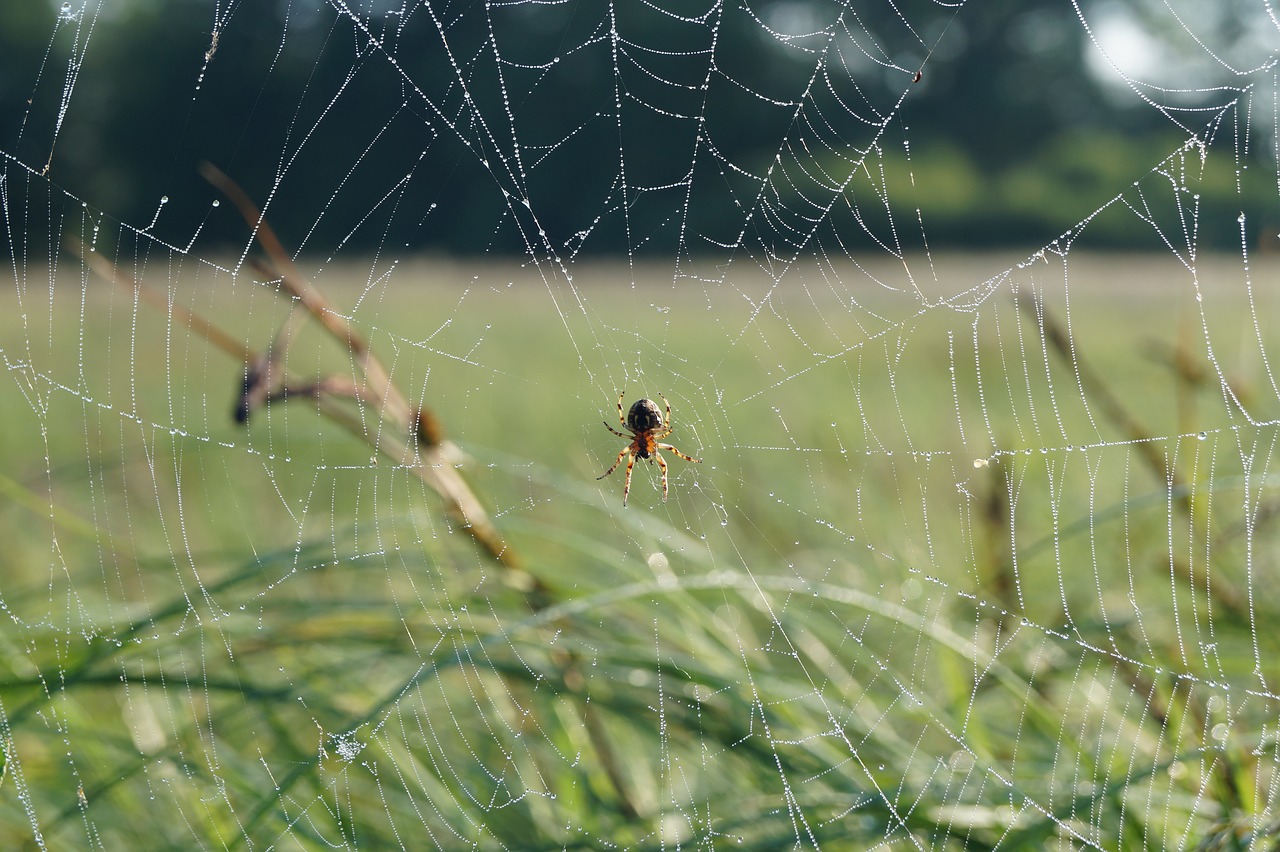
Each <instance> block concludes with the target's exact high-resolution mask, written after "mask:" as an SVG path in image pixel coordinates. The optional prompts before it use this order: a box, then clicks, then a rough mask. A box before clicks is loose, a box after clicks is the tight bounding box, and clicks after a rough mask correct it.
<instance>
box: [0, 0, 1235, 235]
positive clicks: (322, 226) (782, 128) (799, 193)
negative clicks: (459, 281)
mask: <svg viewBox="0 0 1280 852" xmlns="http://www.w3.org/2000/svg"><path fill="white" fill-rule="evenodd" d="M375 5H376V4H375ZM384 5H385V8H383V9H382V11H380V12H369V11H368V9H369V4H365V5H363V6H362V7H361V9H363V10H365V11H364V12H362V14H367V15H368V17H367V18H364V19H362V22H361V23H360V25H359V26H355V25H353V23H352V21H351V19H350V18H348V17H346V16H344V15H343V14H340V13H339V11H338V10H336V9H334V8H333V7H331V6H330V5H327V4H323V3H319V2H317V3H316V4H315V5H314V6H311V7H306V8H303V7H301V5H300V4H297V3H289V2H284V0H275V2H264V3H248V4H233V5H232V6H224V5H221V4H216V5H215V4H209V3H206V2H199V0H170V2H161V1H160V0H131V2H117V3H112V4H109V5H92V4H90V5H87V6H83V7H75V8H73V9H70V10H69V13H67V14H64V15H62V16H61V19H60V17H59V12H58V6H56V5H55V4H52V3H41V2H30V3H9V4H4V5H3V6H0V146H2V148H3V151H4V152H5V153H6V154H8V155H9V156H10V157H12V158H13V160H15V161H17V162H19V163H23V164H26V165H27V166H30V167H31V168H32V169H34V170H36V171H39V170H40V169H42V168H43V167H44V164H45V163H46V162H49V163H50V166H51V167H50V171H49V178H50V180H52V181H54V183H55V184H56V185H57V186H60V187H62V188H64V189H66V190H67V191H68V192H70V193H71V194H72V195H74V196H76V197H79V198H85V199H88V200H91V201H92V203H93V205H94V206H95V207H97V208H99V209H101V210H103V211H104V212H105V213H106V214H107V215H109V216H111V217H113V218H116V219H119V220H120V221H123V222H127V223H130V224H131V225H133V226H136V227H141V228H147V227H150V231H151V233H154V234H155V235H157V236H160V237H161V238H163V239H166V240H168V241H170V242H172V243H174V244H177V245H186V244H187V243H188V242H189V241H190V240H191V239H192V236H193V235H194V234H196V233H197V231H199V232H200V234H201V239H204V240H230V241H233V242H235V243H241V242H243V240H244V232H243V226H242V225H241V224H240V223H239V222H237V221H236V220H235V217H234V215H233V214H232V213H231V212H230V211H229V209H228V208H227V207H225V206H224V207H223V208H221V209H213V208H211V206H210V204H211V201H212V199H213V198H214V193H213V191H212V190H211V189H210V188H209V187H207V186H205V185H204V184H203V183H202V182H201V181H200V180H199V179H198V177H197V176H196V174H197V173H196V165H197V164H198V162H199V161H201V160H205V159H207V160H211V161H213V162H215V163H216V164H217V165H219V166H220V167H221V168H223V169H225V170H226V171H227V172H228V173H229V174H231V175H233V176H234V177H236V179H237V180H239V181H240V182H241V183H242V184H243V185H244V186H245V187H246V189H248V190H249V191H250V192H251V193H252V194H253V195H254V196H255V197H256V198H259V199H262V201H263V203H264V204H267V205H268V210H269V215H270V216H271V218H272V221H273V223H274V224H275V226H276V227H277V229H278V230H280V231H281V233H282V234H283V235H284V236H285V238H286V239H287V240H289V242H290V244H291V245H294V246H299V247H302V248H324V249H325V250H327V251H328V250H339V249H342V248H347V247H349V248H351V249H353V250H369V249H371V248H375V247H377V246H381V245H388V244H390V245H407V246H411V247H430V246H434V247H444V248H448V249H450V250H455V251H466V252H475V251H500V252H516V253H521V254H525V253H529V252H533V253H535V254H541V253H543V252H545V251H551V252H553V253H557V254H572V253H574V252H577V251H579V250H587V251H593V252H609V251H623V250H630V251H642V252H643V251H653V252H659V253H663V254H666V255H670V254H671V252H672V251H673V250H675V248H676V247H677V246H683V250H685V251H693V252H696V251H700V250H703V249H705V248H706V247H707V246H709V245H710V244H712V243H715V242H719V243H731V242H733V241H734V240H736V239H739V237H740V234H739V232H740V231H741V230H742V228H743V224H744V222H746V221H749V220H747V219H746V218H745V217H744V213H743V211H744V209H748V208H752V207H756V208H759V211H760V212H759V215H760V216H769V215H776V216H781V217H784V218H783V219H779V220H778V221H777V222H774V223H771V224H770V225H769V226H768V227H762V228H761V232H762V233H764V232H769V233H770V234H771V235H772V236H771V237H770V238H771V239H774V240H777V239H783V238H784V237H785V235H786V234H787V233H789V232H790V231H791V230H792V229H793V228H798V229H800V230H801V231H803V228H804V227H806V226H805V225H803V223H801V222H798V221H797V222H790V221H784V219H785V217H786V215H787V214H788V211H791V212H792V214H793V215H794V211H798V210H803V209H806V206H807V205H812V204H818V205H819V207H821V205H822V203H824V202H823V199H822V198H821V197H820V195H821V192H822V191H825V190H823V187H824V186H827V185H828V184H829V183H830V182H831V181H832V180H835V181H837V182H847V183H848V184H849V188H850V191H851V192H861V193H863V195H864V196H865V195H866V194H867V193H868V192H869V189H868V187H867V186H865V185H861V188H859V186H860V185H859V184H858V183H857V181H852V180H851V178H852V177H853V172H852V170H853V169H854V164H855V163H856V162H857V161H858V160H859V159H860V157H861V155H862V153H863V152H867V151H872V149H873V148H874V149H875V150H874V151H873V155H874V156H875V157H876V158H877V159H878V160H879V161H881V162H883V163H884V164H885V167H886V169H887V171H886V174H888V175H891V176H892V175H899V176H900V180H901V182H902V183H903V185H909V184H910V181H909V180H907V179H906V176H905V169H906V168H907V162H906V160H905V156H904V155H903V154H902V152H903V150H904V148H903V145H904V143H905V142H906V141H910V143H911V145H912V147H911V168H913V169H915V170H916V171H917V172H927V173H930V174H931V175H933V179H934V180H935V183H934V184H933V185H935V186H937V187H939V191H938V193H937V197H935V198H926V199H921V200H920V203H921V204H923V205H925V206H926V207H928V208H931V209H926V211H925V212H926V213H927V214H928V215H929V220H928V221H929V235H930V240H931V242H932V243H933V244H934V245H941V244H946V243H948V242H962V243H964V244H973V243H975V242H988V243H989V242H1000V241H1003V242H1019V243H1022V242H1040V241H1043V240H1044V239H1045V238H1046V234H1047V235H1049V236H1050V237H1051V236H1052V235H1054V234H1055V233H1056V231H1055V229H1061V228H1064V227H1067V226H1069V225H1070V224H1071V223H1074V222H1076V221H1079V219H1080V218H1081V217H1083V216H1086V215H1088V213H1089V212H1091V211H1092V210H1093V209H1096V206H1097V205H1098V204H1099V203H1101V202H1102V201H1105V200H1106V199H1105V198H1101V197H1099V194H1105V193H1106V192H1107V191H1108V190H1107V188H1106V187H1107V186H1114V185H1115V184H1113V183H1106V184H1104V185H1102V186H1101V187H1099V183H1098V182H1097V181H1095V180H1094V179H1093V178H1094V177H1097V176H1100V175H1105V176H1106V177H1107V179H1108V181H1111V180H1117V181H1119V182H1120V184H1122V185H1123V184H1125V183H1127V182H1128V181H1127V178H1126V177H1125V176H1118V175H1116V174H1115V169H1116V167H1117V163H1118V162H1119V161H1117V159H1116V156H1115V149H1116V145H1117V143H1121V142H1122V143H1123V146H1124V147H1125V148H1126V150H1128V151H1130V152H1135V154H1134V156H1133V157H1132V168H1133V169H1134V170H1136V171H1139V172H1141V171H1142V170H1143V169H1144V165H1145V168H1148V169H1149V168H1150V165H1151V163H1152V162H1153V160H1152V156H1153V154H1155V152H1158V151H1168V150H1169V149H1170V146H1176V144H1177V143H1178V142H1179V141H1180V140H1181V139H1183V138H1185V135H1186V133H1185V129H1179V128H1178V126H1177V125H1178V123H1179V122H1183V121H1185V122H1194V121H1200V122H1201V123H1203V122H1204V121H1206V120H1209V119H1208V118H1207V117H1206V116H1205V115H1202V114H1198V113H1190V112H1185V111H1183V112H1177V111H1176V110H1178V109H1180V108H1182V107H1187V106H1190V107H1193V108H1199V107H1200V106H1202V104H1200V103H1182V104H1179V103H1175V102H1173V101H1172V99H1173V98H1174V97H1175V95H1173V94H1172V93H1171V94H1169V95H1168V98H1169V99H1170V103H1169V104H1165V103H1162V102H1160V101H1158V100H1157V98H1158V97H1159V93H1158V92H1157V93H1156V96H1155V97H1152V96H1147V95H1146V94H1145V92H1144V97H1138V96H1136V95H1134V94H1133V92H1130V91H1128V90H1126V89H1124V88H1123V78H1122V77H1119V76H1115V75H1113V77H1112V80H1111V82H1110V83H1107V82H1105V81H1104V78H1103V77H1102V76H1101V75H1100V73H1099V69H1100V68H1103V65H1102V64H1100V63H1099V62H1098V61H1097V54H1096V48H1095V47H1094V45H1093V42H1092V41H1091V40H1090V37H1089V33H1088V32H1087V31H1086V30H1085V28H1084V27H1082V26H1081V21H1080V19H1079V17H1077V11H1076V8H1075V6H1073V4H1070V3H1064V2H1058V0H992V2H988V3H984V4H982V5H981V7H980V8H979V7H975V6H972V5H971V4H970V5H961V6H939V5H938V4H936V3H933V2H926V0H894V2H890V0H864V2H858V3H854V4H852V5H850V4H847V3H842V2H836V0H768V2H760V3H753V4H722V3H717V2H713V0H703V2H702V4H701V5H699V6H694V5H693V4H685V7H682V8H681V10H680V12H679V14H676V13H674V12H670V11H664V10H662V9H660V8H659V7H658V6H655V5H653V4H649V3H645V2H619V3H615V4H602V3H593V2H590V0H573V2H567V3H562V4H542V3H532V4H492V5H490V4H432V5H429V6H405V7H404V9H403V14H401V13H400V9H401V7H400V6H399V5H395V6H393V5H391V4H384ZM1227 5H1231V6H1233V7H1234V6H1235V5H1239V4H1238V3H1231V4H1227ZM1082 9H1083V10H1084V12H1085V16H1086V19H1088V20H1091V22H1093V23H1094V24H1096V25H1099V26H1102V27H1103V29H1104V31H1105V32H1104V35H1105V34H1106V33H1111V34H1113V35H1114V34H1116V33H1121V34H1122V31H1123V26H1124V25H1125V23H1126V22H1127V23H1128V25H1130V27H1131V29H1133V30H1135V31H1136V32H1138V33H1140V34H1142V33H1146V34H1147V35H1149V37H1150V39H1151V41H1152V43H1153V44H1155V43H1158V44H1160V45H1165V44H1175V47H1176V43H1177V42H1178V39H1181V40H1182V41H1183V42H1188V43H1189V44H1190V47H1189V48H1188V47H1185V46H1184V47H1182V48H1178V49H1183V50H1187V51H1190V52H1192V53H1194V52H1196V51H1197V50H1199V48H1197V46H1196V45H1195V43H1194V39H1190V38H1189V37H1188V33H1187V32H1186V31H1185V30H1179V29H1177V28H1176V27H1175V28H1174V30H1173V31H1172V33H1167V32H1161V31H1159V30H1158V29H1157V26H1156V23H1155V22H1156V21H1160V22H1162V23H1164V24H1168V22H1169V16H1168V14H1167V12H1163V13H1162V12H1161V11H1160V10H1159V9H1155V8H1154V7H1151V5H1150V3H1149V2H1148V0H1131V2H1129V3H1125V4H1119V3H1117V2H1115V0H1094V1H1093V2H1091V3H1088V4H1084V5H1082ZM1195 21H1196V24H1197V26H1203V27H1204V28H1206V30H1210V31H1212V33H1213V34H1214V35H1215V37H1217V36H1221V38H1223V39H1226V40H1227V41H1229V42H1231V43H1232V44H1234V45H1245V46H1246V47H1247V46H1248V45H1247V42H1248V40H1249V39H1250V38H1255V37H1254V36H1251V35H1250V33H1251V30H1250V29H1249V28H1248V27H1242V26H1241V25H1240V24H1239V23H1238V22H1235V21H1234V19H1233V18H1232V16H1231V15H1225V14H1218V13H1208V12H1203V13H1197V15H1196V16H1195ZM1117 22H1119V23H1117ZM1096 34H1097V33H1096V32H1095V35H1096ZM1130 41H1131V42H1133V39H1132V38H1131V39H1130ZM1135 43H1136V42H1135ZM1131 46H1132V45H1131ZM1138 47H1142V45H1141V44H1140V43H1139V44H1138ZM1147 47H1148V53H1150V49H1149V48H1150V45H1148V46H1147ZM1168 49H1171V50H1172V49H1174V48H1168ZM1199 54H1203V50H1199ZM1199 54H1197V55H1199ZM917 69H923V72H924V73H923V78H922V79H921V80H920V81H919V82H917V83H914V84H913V83H912V75H913V74H914V72H915V71H916V70H917ZM1090 69H1092V71H1091V70H1090ZM1103 70H1106V69H1105V68H1103ZM1201 70H1202V71H1204V75H1202V77H1201V79H1202V80H1210V79H1213V77H1212V73H1213V70H1214V69H1213V68H1212V67H1207V68H1203V69H1201ZM1206 75H1207V76H1206ZM1117 80H1119V81H1120V85H1116V81H1117ZM1199 85H1202V86H1203V85H1207V83H1204V82H1201V83H1200V84H1199ZM904 92H906V99H905V101H901V103H900V100H901V98H902V96H903V93H904ZM68 96H69V97H68ZM1181 97H1183V100H1184V101H1186V96H1181ZM1144 98H1145V99H1144ZM1192 100H1194V98H1193V99H1192ZM899 104H900V105H899ZM894 109H901V110H902V111H903V112H902V113H901V115H900V118H899V119H897V120H895V121H894V122H891V123H890V124H889V125H888V128H889V133H888V134H887V135H886V134H885V133H884V132H883V131H884V129H885V127H886V125H885V122H884V117H885V116H886V115H889V114H890V112H891V111H892V110H894ZM1171 109H1172V110H1174V111H1173V112H1171V111H1170V110H1171ZM904 134H906V135H905V136H904ZM55 137H56V143H55ZM1064 152H1070V156H1066V157H1065V159H1064ZM51 153H52V159H50V154H51ZM1156 156H1158V155H1156ZM1123 162H1125V163H1127V162H1129V160H1123ZM1068 163H1069V166H1070V169H1069V175H1071V176H1073V177H1068V176H1067V175H1068V171H1064V168H1065V165H1066V164H1068ZM775 167H776V169H777V170H776V171H774V173H773V174H772V176H771V178H770V181H769V183H768V185H764V186H762V184H761V181H760V180H759V179H758V178H759V176H760V175H764V174H766V173H768V172H770V170H772V169H775ZM3 168H4V170H5V174H8V175H9V176H10V179H11V180H12V178H13V177H14V174H15V173H14V171H13V169H14V168H15V166H14V165H13V164H12V163H8V164H5V165H4V166H3ZM817 174H822V175H825V176H826V177H825V178H822V179H817V178H815V175H817ZM1032 175H1039V176H1040V178H1037V179H1030V180H1029V179H1028V176H1032ZM1055 175H1056V176H1055ZM1139 177H1141V174H1134V175H1133V176H1132V178H1133V179H1137V178H1139ZM1041 178H1042V179H1041ZM1217 186H1218V185H1217V184H1216V183H1215V184H1214V186H1213V187H1209V189H1208V190H1207V194H1206V197H1205V200H1204V201H1205V204H1206V205H1207V207H1206V209H1209V208H1211V207H1212V205H1213V204H1214V203H1218V202H1215V201H1214V198H1213V197H1211V196H1212V195H1213V193H1214V192H1218V189H1217V188H1216V187H1217ZM1222 192H1224V193H1225V194H1226V195H1225V197H1224V198H1223V199H1219V201H1221V204H1223V205H1226V206H1225V207H1224V209H1227V208H1230V207H1231V206H1232V205H1235V206H1237V207H1238V206H1239V203H1240V201H1239V199H1236V198H1233V197H1232V190H1231V189H1230V188H1229V187H1226V188H1223V189H1222ZM164 198H167V199H168V203H166V204H163V205H162V204H161V200H162V199H164ZM801 199H803V201H802V200H801ZM830 201H831V199H830V197H829V192H828V198H827V199H826V202H825V203H828V204H829V203H830ZM526 202H527V203H526ZM854 203H857V202H854ZM157 211H159V214H158V216H157ZM535 212H536V216H537V218H536V219H535V218H534V216H535ZM867 215H870V214H867ZM153 219H154V220H155V221H154V223H153ZM829 224H830V226H831V227H833V228H835V229H836V230H837V231H841V232H842V231H843V230H844V229H849V230H850V231H851V232H852V231H856V230H857V226H856V224H855V223H854V221H853V220H852V219H841V218H839V217H838V216H835V215H833V216H832V217H831V220H830V222H829ZM26 227H28V228H37V229H38V228H39V227H40V224H39V223H27V225H26ZM544 235H545V242H544ZM1131 237H1132V234H1128V235H1126V233H1125V232H1124V231H1123V229H1120V230H1118V231H1116V232H1115V239H1116V241H1118V242H1121V243H1123V242H1125V241H1127V240H1129V239H1130V238H1131ZM742 238H745V239H750V238H751V237H750V235H749V234H748V235H742ZM708 240H709V241H711V242H710V243H709V242H708ZM784 248H785V247H783V246H778V245H770V250H778V251H782V250H783V249H784Z"/></svg>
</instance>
